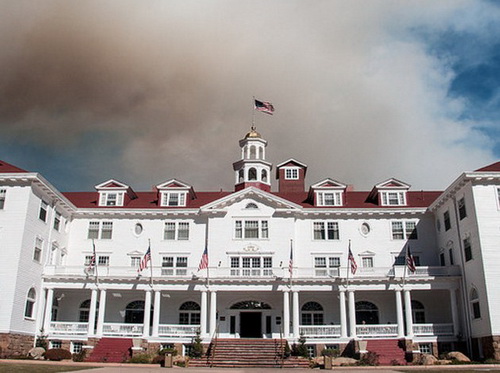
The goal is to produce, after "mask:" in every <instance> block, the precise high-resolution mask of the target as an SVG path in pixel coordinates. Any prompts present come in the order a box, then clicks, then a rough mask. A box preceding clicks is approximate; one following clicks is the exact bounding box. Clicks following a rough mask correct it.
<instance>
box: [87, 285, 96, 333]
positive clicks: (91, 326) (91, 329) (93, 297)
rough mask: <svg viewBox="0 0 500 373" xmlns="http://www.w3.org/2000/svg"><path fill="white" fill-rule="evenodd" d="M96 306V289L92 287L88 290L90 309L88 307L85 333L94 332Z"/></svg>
mask: <svg viewBox="0 0 500 373" xmlns="http://www.w3.org/2000/svg"><path fill="white" fill-rule="evenodd" d="M96 308H97V289H92V290H91V292H90V309H89V325H88V327H87V334H88V335H89V336H93V335H94V334H95V311H96Z"/></svg>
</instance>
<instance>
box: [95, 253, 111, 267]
mask: <svg viewBox="0 0 500 373" xmlns="http://www.w3.org/2000/svg"><path fill="white" fill-rule="evenodd" d="M97 265H98V266H100V267H109V256H107V255H104V256H101V255H99V257H98V258H97Z"/></svg>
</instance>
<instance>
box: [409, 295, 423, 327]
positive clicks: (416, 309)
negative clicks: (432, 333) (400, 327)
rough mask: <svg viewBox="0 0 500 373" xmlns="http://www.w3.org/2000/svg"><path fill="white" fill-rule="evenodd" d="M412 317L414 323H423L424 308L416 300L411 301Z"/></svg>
mask: <svg viewBox="0 0 500 373" xmlns="http://www.w3.org/2000/svg"><path fill="white" fill-rule="evenodd" d="M411 312H412V319H413V322H414V323H415V324H425V308H424V305H423V304H422V303H421V302H419V301H418V300H412V301H411Z"/></svg>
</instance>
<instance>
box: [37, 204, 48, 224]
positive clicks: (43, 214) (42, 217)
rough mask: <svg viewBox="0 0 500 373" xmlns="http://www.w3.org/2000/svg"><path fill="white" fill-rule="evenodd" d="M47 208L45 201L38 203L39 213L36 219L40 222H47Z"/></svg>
mask: <svg viewBox="0 0 500 373" xmlns="http://www.w3.org/2000/svg"><path fill="white" fill-rule="evenodd" d="M47 208H48V204H47V202H45V201H42V202H41V203H40V213H39V214H38V217H39V218H40V220H43V221H46V220H47Z"/></svg>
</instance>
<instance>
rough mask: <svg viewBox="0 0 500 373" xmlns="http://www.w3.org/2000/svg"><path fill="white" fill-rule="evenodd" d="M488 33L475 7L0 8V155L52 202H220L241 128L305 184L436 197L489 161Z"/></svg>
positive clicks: (486, 19) (497, 62) (492, 117)
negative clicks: (206, 198) (177, 188)
mask: <svg viewBox="0 0 500 373" xmlns="http://www.w3.org/2000/svg"><path fill="white" fill-rule="evenodd" d="M498 35H500V3H499V2H495V1H486V0H449V1H448V0H418V1H417V0H415V1H412V0H399V1H395V0H392V1H390V0H386V1H381V0H372V1H365V0H350V1H340V0H338V1H335V0H315V1H310V0H255V1H251V2H243V1H231V0H209V1H207V0H198V1H195V0H176V1H174V0H157V1H156V0H155V1H152V0H143V1H139V2H138V1H131V0H116V1H110V0H99V1H92V0H88V1H66V0H37V1H34V0H33V1H25V0H11V1H9V0H5V1H2V2H0V71H1V72H2V74H0V133H1V136H0V159H1V160H3V161H6V162H9V163H12V164H14V165H16V166H18V167H21V168H24V169H26V170H29V171H34V172H39V173H41V174H42V175H43V176H44V177H45V178H46V179H48V180H49V181H50V182H51V183H52V184H53V185H55V186H56V187H57V188H58V189H59V190H61V191H91V190H93V188H94V186H95V185H98V184H100V183H101V182H103V181H106V180H108V179H111V178H114V179H117V180H120V181H122V182H124V183H126V184H128V185H130V186H131V187H132V188H133V189H134V190H136V191H148V190H151V187H152V185H157V184H160V183H161V182H163V181H166V180H170V179H172V178H177V179H179V180H182V181H184V182H186V183H188V184H190V185H192V186H193V187H194V189H195V190H196V191H215V190H219V189H221V188H222V189H224V190H232V189H233V188H234V174H233V170H232V163H233V162H235V161H237V160H239V158H240V149H239V145H238V141H239V140H240V139H242V138H243V137H244V135H245V134H246V133H247V132H248V131H249V129H250V126H251V125H252V118H253V117H254V118H255V125H256V127H257V131H258V132H260V133H261V134H262V136H263V138H265V139H266V140H267V141H268V147H267V154H266V156H267V160H268V161H270V162H272V163H273V164H274V165H276V164H279V163H281V162H283V161H285V160H287V159H289V158H294V159H296V160H298V161H300V162H302V163H305V164H307V165H308V171H307V180H306V185H311V184H314V183H316V182H318V181H320V180H323V179H325V178H327V177H329V178H332V179H334V180H337V181H339V182H342V183H345V184H352V185H354V188H355V189H356V190H370V189H371V188H372V186H373V185H375V184H378V183H379V182H382V181H384V180H386V179H388V178H391V177H394V178H397V179H399V180H401V181H404V182H407V183H409V184H410V185H412V189H414V190H420V189H426V190H443V189H445V188H446V187H447V186H448V185H449V184H450V183H451V182H452V181H453V180H454V179H456V178H457V177H458V176H459V175H460V174H461V173H462V172H463V171H471V170H474V169H478V168H480V167H482V166H485V165H487V164H490V163H493V162H495V161H497V160H499V159H500V123H499V119H500V115H499V114H500V105H499V104H500V40H499V38H498ZM254 96H255V97H256V98H258V99H260V100H265V101H269V102H271V103H272V104H273V105H274V107H275V114H274V115H273V116H269V115H266V114H263V113H255V112H254V111H253V97H254ZM254 114H255V116H254ZM276 185H277V182H276V181H273V189H276Z"/></svg>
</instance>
